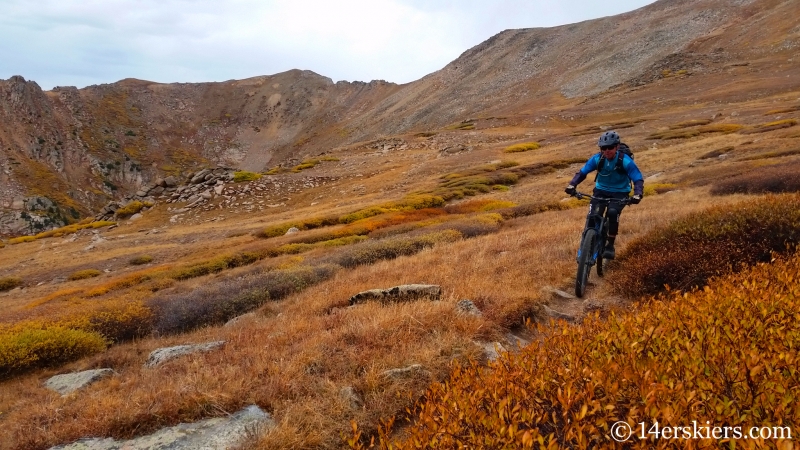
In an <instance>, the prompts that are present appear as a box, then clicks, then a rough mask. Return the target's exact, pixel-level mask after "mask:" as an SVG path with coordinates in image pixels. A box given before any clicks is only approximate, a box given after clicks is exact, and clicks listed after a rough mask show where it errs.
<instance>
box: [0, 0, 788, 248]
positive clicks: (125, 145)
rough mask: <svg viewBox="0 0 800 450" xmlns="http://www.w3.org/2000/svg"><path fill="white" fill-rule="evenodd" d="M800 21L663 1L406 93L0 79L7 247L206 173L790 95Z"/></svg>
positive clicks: (526, 35)
mask: <svg viewBox="0 0 800 450" xmlns="http://www.w3.org/2000/svg"><path fill="white" fill-rule="evenodd" d="M798 9H800V5H798V3H797V1H796V0H702V1H685V0H660V1H657V2H655V3H653V4H651V5H649V6H646V7H644V8H641V9H638V10H636V11H633V12H629V13H626V14H622V15H618V16H613V17H604V18H600V19H596V20H590V21H585V22H581V23H576V24H570V25H564V26H559V27H555V28H535V29H519V30H506V31H503V32H501V33H499V34H497V35H495V36H493V37H491V38H490V39H488V40H486V41H485V42H483V43H481V44H479V45H477V46H475V47H473V48H471V49H469V50H467V51H465V52H464V53H463V54H462V55H461V56H460V57H459V58H457V59H456V60H454V61H453V62H451V63H450V64H448V65H447V66H445V67H444V68H442V69H441V70H439V71H437V72H434V73H432V74H430V75H427V76H426V77H424V78H422V79H420V80H417V81H415V82H412V83H408V84H405V85H396V84H393V83H389V82H384V81H372V82H369V83H363V82H352V83H350V82H338V83H334V82H333V81H332V80H330V79H329V78H326V77H324V76H321V75H318V74H316V73H313V72H311V71H307V70H306V71H301V70H292V71H288V72H285V73H281V74H276V75H269V76H258V77H254V78H249V79H246V80H238V81H236V80H234V81H226V82H221V83H176V84H159V83H153V82H148V81H143V80H134V79H126V80H121V81H119V82H116V83H112V84H104V85H99V86H89V87H86V88H83V89H76V88H74V87H56V88H55V89H53V90H52V91H42V90H41V88H40V87H39V86H38V85H37V84H36V83H35V82H34V81H26V80H25V79H24V78H23V77H22V76H14V77H12V78H11V79H9V80H0V235H3V236H9V235H18V234H26V233H31V232H35V231H41V230H43V229H47V228H51V227H53V226H58V225H63V224H65V223H67V222H71V221H74V220H76V219H79V218H82V217H86V216H88V215H94V213H96V212H97V211H98V210H99V208H100V207H102V206H103V205H104V204H106V203H107V202H109V201H111V200H120V199H122V198H124V197H125V196H127V195H130V194H131V193H134V192H136V191H137V190H138V189H140V188H141V187H142V186H144V185H147V184H151V183H152V182H153V181H154V180H156V179H158V178H163V177H166V176H169V175H174V176H178V177H185V176H186V175H187V174H189V173H190V172H194V171H196V170H198V169H200V168H203V167H216V166H224V167H228V168H235V169H242V170H249V171H256V172H258V171H265V170H267V169H269V168H271V167H275V166H278V165H283V166H290V165H295V164H297V163H299V162H301V161H302V160H303V159H305V158H308V157H312V156H316V155H320V154H323V153H325V152H328V151H330V150H331V149H334V148H342V147H347V146H352V145H356V144H359V143H364V142H368V141H372V140H375V139H378V138H383V137H388V136H395V135H400V134H403V133H411V132H427V131H430V130H436V129H440V128H442V127H447V126H450V125H453V124H458V123H460V122H462V121H464V120H469V119H474V120H484V119H489V118H492V120H494V121H495V122H494V123H496V124H498V123H499V124H504V125H514V124H519V123H523V122H524V123H526V124H528V125H530V124H531V123H544V122H547V121H550V120H570V118H572V119H575V118H579V117H580V116H581V114H582V111H585V110H587V109H589V108H593V109H597V108H598V106H599V105H608V109H609V111H613V110H614V108H616V109H619V108H621V107H623V105H624V107H625V108H628V110H629V111H641V112H642V113H644V112H646V111H648V108H651V107H652V101H653V99H662V100H663V99H665V98H666V99H668V100H667V101H669V102H673V104H674V103H675V102H677V103H680V102H686V103H687V104H696V103H697V102H709V101H718V100H719V95H720V92H721V90H725V92H726V94H725V95H729V96H732V98H733V97H736V98H747V96H748V95H754V94H758V95H765V94H768V93H769V92H780V91H783V90H785V89H786V88H787V87H788V86H791V85H792V84H794V85H796V83H797V76H796V74H797V73H798V65H800V64H798V61H796V58H793V55H794V54H795V53H796V51H797V47H798V45H800V26H798V25H797V22H796V18H797V16H798V12H799V11H798ZM762 67H770V68H771V69H770V70H771V72H770V73H766V72H762V71H761V70H762V69H761V68H762ZM740 69H741V70H740ZM736 70H739V71H740V72H741V77H740V78H738V79H737V78H735V77H736V74H733V75H732V71H736ZM674 73H680V74H682V75H686V76H689V77H693V78H694V80H695V81H694V82H693V86H694V88H693V89H692V90H686V89H685V87H683V88H681V89H678V90H676V89H672V88H670V89H672V90H667V91H664V90H663V89H664V86H662V85H661V84H660V82H661V81H662V80H663V79H664V78H665V77H666V76H668V75H670V74H674ZM737 73H738V72H737ZM792 74H795V75H794V76H792ZM742 79H744V82H743V81H742ZM715 99H716V100H715ZM623 102H624V103H623ZM612 105H613V106H612ZM498 121H499V122H498Z"/></svg>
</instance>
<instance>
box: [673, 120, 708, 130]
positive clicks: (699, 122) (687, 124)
mask: <svg viewBox="0 0 800 450" xmlns="http://www.w3.org/2000/svg"><path fill="white" fill-rule="evenodd" d="M711 122H712V120H711V119H695V120H686V121H683V122H678V123H676V124H674V125H670V126H669V129H670V130H678V129H680V128H689V127H696V126H700V125H708V124H710V123H711Z"/></svg>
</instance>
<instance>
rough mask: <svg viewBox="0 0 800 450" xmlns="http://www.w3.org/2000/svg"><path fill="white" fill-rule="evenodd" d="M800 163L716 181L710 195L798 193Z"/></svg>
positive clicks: (760, 169)
mask: <svg viewBox="0 0 800 450" xmlns="http://www.w3.org/2000/svg"><path fill="white" fill-rule="evenodd" d="M798 174H800V161H795V162H792V163H788V164H781V165H775V166H766V167H759V168H756V169H753V170H751V171H749V172H745V173H742V174H739V175H736V176H734V177H731V178H728V179H725V180H722V181H718V182H717V183H716V184H714V186H712V188H711V194H712V195H730V194H765V193H768V192H771V193H776V194H777V193H782V192H800V177H798Z"/></svg>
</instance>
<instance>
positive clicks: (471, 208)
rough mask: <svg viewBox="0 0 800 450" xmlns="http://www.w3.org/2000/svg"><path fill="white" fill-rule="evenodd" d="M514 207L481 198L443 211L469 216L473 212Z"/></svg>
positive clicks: (505, 202) (450, 206)
mask: <svg viewBox="0 0 800 450" xmlns="http://www.w3.org/2000/svg"><path fill="white" fill-rule="evenodd" d="M514 206H517V205H515V204H514V202H509V201H505V200H496V199H490V198H482V199H474V200H469V201H465V202H461V203H458V204H456V205H449V206H447V207H445V211H447V212H448V213H449V214H469V213H473V212H485V211H491V210H495V209H501V208H512V207H514Z"/></svg>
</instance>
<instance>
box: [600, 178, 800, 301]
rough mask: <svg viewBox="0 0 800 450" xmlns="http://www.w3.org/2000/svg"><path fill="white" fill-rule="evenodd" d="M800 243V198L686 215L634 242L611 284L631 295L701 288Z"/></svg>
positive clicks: (770, 198)
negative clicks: (714, 277)
mask: <svg viewBox="0 0 800 450" xmlns="http://www.w3.org/2000/svg"><path fill="white" fill-rule="evenodd" d="M798 243H800V195H799V194H783V195H773V196H767V197H764V198H758V199H754V200H751V201H746V202H742V203H739V204H735V205H729V206H721V207H716V208H711V209H709V210H707V211H703V212H699V213H695V214H691V215H688V216H686V217H683V218H680V219H677V220H675V221H673V222H671V223H669V224H668V225H666V226H663V227H660V228H658V229H656V230H653V231H652V232H650V233H648V234H647V235H645V236H643V237H641V238H639V239H637V240H636V241H634V242H631V243H630V245H628V247H627V248H625V250H623V251H622V252H621V253H620V254H619V256H618V257H617V260H616V264H620V265H621V266H622V267H624V268H625V270H617V271H613V272H612V274H611V276H610V277H609V282H610V283H611V284H612V286H614V288H615V289H616V290H617V291H618V292H619V293H621V294H623V295H626V296H628V297H639V296H644V295H653V294H657V293H659V292H662V291H663V290H664V285H669V286H670V287H671V288H673V289H681V290H687V289H691V288H692V287H695V286H703V285H705V284H706V282H707V281H708V279H709V278H711V277H713V276H719V275H723V274H726V273H728V272H730V271H733V270H738V269H740V268H741V267H742V266H746V265H752V264H755V263H757V262H763V261H769V260H770V259H771V258H772V252H785V251H787V249H789V248H793V247H794V246H795V245H797V244H798Z"/></svg>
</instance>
